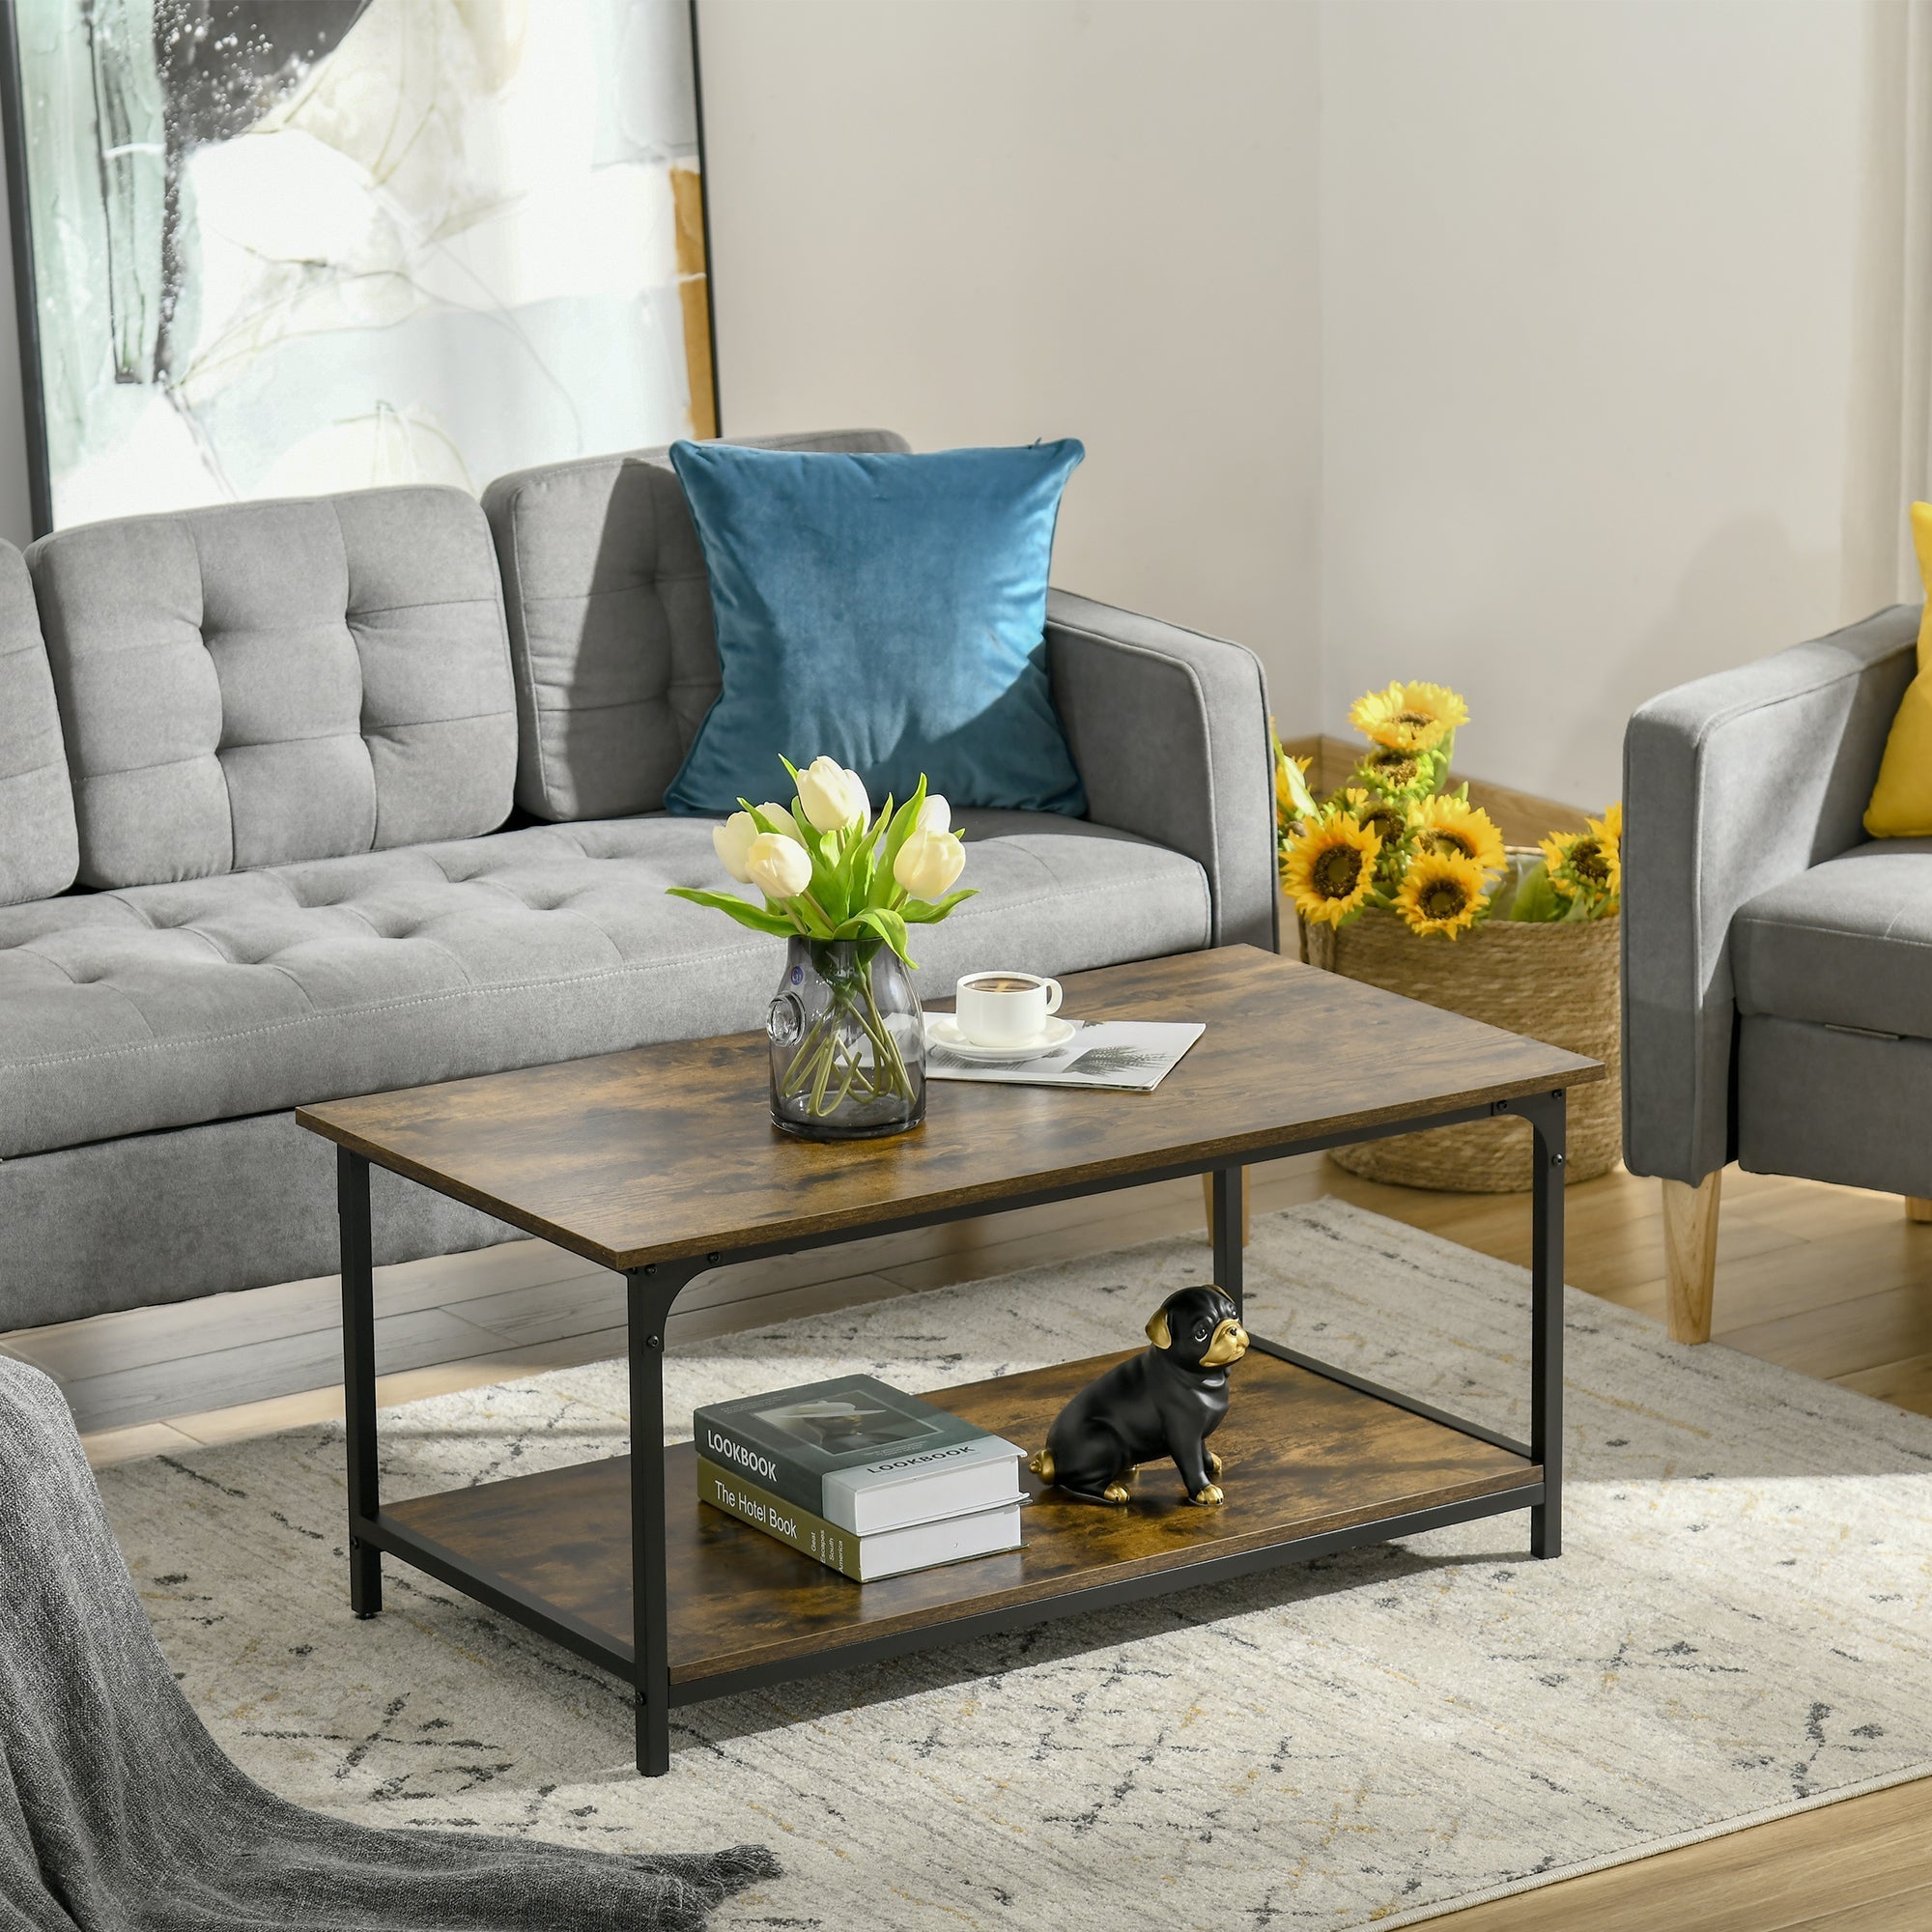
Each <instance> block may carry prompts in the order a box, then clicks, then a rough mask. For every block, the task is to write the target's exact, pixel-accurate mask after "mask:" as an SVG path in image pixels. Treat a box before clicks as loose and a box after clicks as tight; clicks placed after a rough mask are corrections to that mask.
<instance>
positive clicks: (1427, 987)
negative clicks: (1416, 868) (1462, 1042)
mask: <svg viewBox="0 0 1932 1932" xmlns="http://www.w3.org/2000/svg"><path fill="white" fill-rule="evenodd" d="M1621 923H1622V922H1621V921H1620V920H1617V919H1614V918H1612V919H1600V920H1591V921H1588V922H1586V923H1579V924H1576V925H1563V924H1555V925H1542V924H1532V923H1522V924H1518V923H1514V922H1512V921H1509V920H1493V921H1490V922H1488V923H1484V924H1482V925H1476V926H1471V927H1470V928H1469V930H1468V931H1467V932H1465V933H1463V935H1462V936H1461V937H1460V938H1458V939H1456V940H1454V941H1444V940H1440V939H1418V938H1417V937H1416V936H1415V935H1414V934H1413V933H1412V932H1410V931H1409V930H1408V928H1407V927H1406V925H1404V924H1403V923H1402V921H1401V920H1400V919H1398V918H1397V917H1396V915H1395V914H1394V913H1392V912H1376V911H1371V912H1365V913H1363V914H1362V915H1361V916H1360V917H1359V918H1357V919H1355V920H1353V921H1351V922H1350V923H1349V924H1347V925H1345V926H1343V927H1342V928H1341V929H1340V930H1339V931H1337V930H1336V929H1335V928H1334V927H1333V926H1329V925H1316V926H1308V925H1303V927H1302V932H1301V956H1302V957H1303V958H1304V959H1305V960H1306V961H1307V962H1308V963H1309V964H1310V965H1311V966H1320V967H1321V968H1323V969H1324V970H1325V971H1327V972H1330V973H1340V974H1341V975H1342V976H1343V977H1344V978H1345V979H1350V980H1362V981H1363V982H1364V983H1365V984H1367V985H1371V986H1380V987H1381V988H1382V989H1383V990H1384V991H1385V992H1390V993H1402V994H1405V995H1406V997H1407V998H1409V999H1411V1000H1421V1001H1422V1002H1424V1004H1425V1005H1428V1006H1432V1007H1441V1008H1443V1009H1446V1010H1447V1011H1449V1012H1452V1013H1463V1014H1465V1015H1466V1016H1467V1017H1468V1018H1470V1019H1472V1020H1482V1021H1485V1022H1486V1023H1487V1024H1488V1025H1490V1026H1492V1027H1501V1028H1503V1029H1504V1030H1505V1031H1506V1032H1508V1033H1520V1034H1526V1035H1528V1036H1529V1037H1530V1038H1532V1039H1540V1040H1543V1041H1544V1042H1545V1043H1546V1044H1548V1045H1550V1046H1560V1047H1563V1048H1565V1049H1567V1050H1568V1051H1569V1052H1571V1053H1581V1054H1586V1055H1587V1056H1588V1057H1589V1058H1590V1059H1592V1060H1601V1061H1602V1062H1603V1063H1604V1065H1605V1068H1606V1070H1607V1075H1608V1077H1607V1078H1606V1079H1605V1080H1603V1081H1601V1082H1596V1083H1592V1084H1591V1085H1590V1086H1587V1087H1577V1088H1575V1089H1573V1090H1572V1092H1571V1094H1570V1114H1569V1152H1568V1157H1567V1158H1566V1160H1565V1162H1564V1174H1565V1177H1566V1179H1569V1180H1572V1181H1577V1180H1590V1179H1594V1178H1595V1177H1596V1176H1598V1175H1600V1174H1607V1173H1608V1172H1609V1170H1610V1169H1611V1168H1612V1167H1614V1166H1615V1165H1616V1163H1617V1161H1618V1160H1619V1159H1620V1158H1621V1157H1622V1154H1623V1113H1622V1105H1621V1086H1620V1081H1619V1077H1618V1058H1619V1025H1618V1011H1617V945H1618V937H1619V927H1620V925H1621ZM1329 1158H1330V1159H1331V1160H1333V1161H1335V1162H1336V1163H1337V1164H1338V1165H1339V1166H1342V1167H1345V1168H1347V1169H1348V1170H1349V1172H1350V1174H1359V1175H1362V1176H1364V1177H1365V1178H1366V1179H1370V1180H1393V1181H1397V1182H1400V1183H1401V1185H1403V1186H1405V1187H1436V1188H1442V1189H1445V1190H1447V1191H1451V1192H1455V1193H1461V1194H1511V1193H1516V1192H1519V1191H1520V1190H1522V1189H1525V1188H1527V1187H1528V1185H1529V1122H1527V1121H1520V1120H1494V1121H1471V1122H1468V1123H1467V1124H1466V1125H1463V1126H1460V1127H1431V1128H1430V1129H1429V1130H1428V1131H1427V1132H1426V1133H1420V1134H1397V1135H1396V1136H1394V1137H1393V1138H1392V1139H1390V1140H1381V1141H1363V1142H1361V1143H1359V1144H1358V1145H1356V1146H1353V1147H1346V1148H1335V1149H1332V1150H1330V1152H1329Z"/></svg>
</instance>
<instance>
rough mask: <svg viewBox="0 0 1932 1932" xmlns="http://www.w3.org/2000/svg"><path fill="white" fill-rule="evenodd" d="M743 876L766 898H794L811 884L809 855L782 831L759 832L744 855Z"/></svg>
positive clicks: (796, 841) (795, 840) (794, 839)
mask: <svg viewBox="0 0 1932 1932" xmlns="http://www.w3.org/2000/svg"><path fill="white" fill-rule="evenodd" d="M745 873H746V877H747V878H748V880H749V881H750V883H751V884H753V885H754V886H756V887H757V889H758V890H759V891H760V892H761V893H763V894H764V895H766V897H768V898H774V899H795V898H797V896H798V895H799V894H800V893H802V892H804V890H805V889H806V887H807V886H809V885H810V883H811V854H810V852H808V851H807V850H806V849H805V847H804V846H803V845H801V844H800V843H799V842H798V840H797V839H796V838H786V837H785V835H784V834H783V833H782V832H760V833H759V834H758V836H757V837H756V838H753V840H752V844H751V849H750V850H749V851H748V852H747V853H746V854H745Z"/></svg>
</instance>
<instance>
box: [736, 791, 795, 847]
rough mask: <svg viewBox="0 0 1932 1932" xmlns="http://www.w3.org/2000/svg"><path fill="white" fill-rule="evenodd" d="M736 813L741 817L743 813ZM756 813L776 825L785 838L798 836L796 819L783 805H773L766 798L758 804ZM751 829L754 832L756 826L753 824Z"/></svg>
mask: <svg viewBox="0 0 1932 1932" xmlns="http://www.w3.org/2000/svg"><path fill="white" fill-rule="evenodd" d="M737 815H738V816H739V817H741V818H742V817H743V816H744V815H745V814H744V813H743V812H740V813H738V814H737ZM758 815H759V816H760V817H761V818H763V819H764V820H765V821H766V822H767V823H768V824H771V825H776V826H777V827H778V829H779V830H780V831H781V832H782V833H783V834H784V835H785V837H786V838H797V837H798V820H797V819H795V818H794V817H793V816H792V815H791V813H790V812H788V811H787V810H785V809H784V807H783V806H781V805H774V804H773V803H772V802H771V801H770V800H769V799H767V800H766V801H765V803H764V804H763V805H761V806H759V808H758ZM752 830H753V832H755V831H756V830H757V827H756V826H755V825H754V826H753V828H752Z"/></svg>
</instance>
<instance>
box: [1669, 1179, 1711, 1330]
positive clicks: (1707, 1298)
mask: <svg viewBox="0 0 1932 1932" xmlns="http://www.w3.org/2000/svg"><path fill="white" fill-rule="evenodd" d="M1723 1178H1724V1171H1723V1169H1722V1168H1719V1170H1718V1171H1717V1172H1716V1173H1715V1174H1707V1175H1706V1176H1705V1177H1704V1178H1703V1179H1702V1180H1700V1181H1699V1182H1698V1183H1697V1185H1696V1186H1695V1187H1691V1186H1690V1185H1688V1184H1687V1183H1686V1182H1684V1181H1682V1180H1666V1181H1665V1182H1664V1183H1663V1277H1664V1285H1665V1287H1666V1289H1667V1290H1668V1292H1669V1295H1670V1339H1671V1340H1672V1341H1673V1342H1708V1341H1709V1340H1710V1339H1711V1288H1712V1284H1713V1282H1714V1280H1715V1279H1716V1276H1717V1271H1718V1196H1719V1191H1720V1188H1721V1183H1722V1181H1723Z"/></svg>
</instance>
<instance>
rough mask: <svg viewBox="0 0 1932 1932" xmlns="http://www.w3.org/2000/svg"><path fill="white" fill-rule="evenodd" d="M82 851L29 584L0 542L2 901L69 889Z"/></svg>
mask: <svg viewBox="0 0 1932 1932" xmlns="http://www.w3.org/2000/svg"><path fill="white" fill-rule="evenodd" d="M79 857H80V852H79V846H78V844H77V843H76V841H75V838H74V829H73V793H72V791H71V788H70V787H69V784H68V776H67V753H66V751H65V750H64V749H63V747H62V743H61V725H60V712H59V711H58V709H57V708H56V707H55V704H54V681H53V674H52V672H51V671H50V670H49V669H48V668H47V647H46V645H45V643H44V642H43V641H42V638H41V622H40V617H39V615H38V614H37V613H36V611H35V610H34V586H33V584H32V583H31V582H29V580H28V577H27V566H26V564H25V562H24V561H23V560H22V558H21V556H20V553H19V552H18V551H16V550H15V549H14V546H13V545H12V544H10V543H0V905H17V904H18V903H20V902H21V901H22V900H24V899H39V898H46V897H48V896H50V895H52V894H54V893H64V892H66V891H67V889H68V888H69V887H70V886H71V885H72V884H73V878H74V868H75V867H76V865H77V864H78V863H79Z"/></svg>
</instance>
